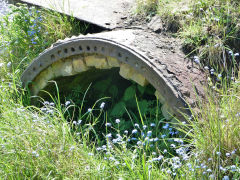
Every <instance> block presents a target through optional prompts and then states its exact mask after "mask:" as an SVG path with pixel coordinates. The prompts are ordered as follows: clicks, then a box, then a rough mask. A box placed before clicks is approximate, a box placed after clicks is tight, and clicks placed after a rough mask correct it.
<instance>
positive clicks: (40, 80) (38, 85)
mask: <svg viewBox="0 0 240 180" xmlns="http://www.w3.org/2000/svg"><path fill="white" fill-rule="evenodd" d="M47 83H48V80H46V79H44V77H42V75H41V74H40V75H39V76H38V77H37V78H36V79H35V80H34V81H33V85H32V91H33V95H37V94H38V92H39V91H40V90H42V89H44V88H45V87H46V86H47Z"/></svg>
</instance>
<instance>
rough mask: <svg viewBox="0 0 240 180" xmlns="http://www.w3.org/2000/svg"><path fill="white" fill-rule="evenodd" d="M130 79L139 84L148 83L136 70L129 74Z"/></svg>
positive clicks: (144, 84)
mask: <svg viewBox="0 0 240 180" xmlns="http://www.w3.org/2000/svg"><path fill="white" fill-rule="evenodd" d="M131 79H132V80H133V81H135V82H136V83H138V84H139V85H141V86H146V85H147V84H148V81H147V80H146V78H145V77H144V76H143V75H142V74H140V73H138V72H137V71H134V73H133V74H132V76H131Z"/></svg>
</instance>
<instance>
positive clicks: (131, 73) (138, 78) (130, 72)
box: [119, 63, 148, 86]
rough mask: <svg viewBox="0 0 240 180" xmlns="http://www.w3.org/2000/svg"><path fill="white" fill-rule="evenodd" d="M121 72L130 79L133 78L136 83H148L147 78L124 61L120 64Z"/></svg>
mask: <svg viewBox="0 0 240 180" xmlns="http://www.w3.org/2000/svg"><path fill="white" fill-rule="evenodd" d="M119 74H120V75H121V76H122V77H123V78H125V79H128V80H133V81H135V82H136V83H138V84H139V85H141V86H146V85H147V84H148V81H147V80H146V78H145V77H144V76H143V75H141V74H140V73H138V72H137V71H136V70H134V69H133V68H132V67H131V66H130V65H128V64H125V63H122V64H121V65H120V72H119Z"/></svg>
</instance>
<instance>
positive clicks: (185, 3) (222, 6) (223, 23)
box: [137, 0, 240, 77]
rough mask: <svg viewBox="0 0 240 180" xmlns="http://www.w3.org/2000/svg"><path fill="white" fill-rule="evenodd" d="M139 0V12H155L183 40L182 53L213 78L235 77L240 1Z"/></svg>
mask: <svg viewBox="0 0 240 180" xmlns="http://www.w3.org/2000/svg"><path fill="white" fill-rule="evenodd" d="M153 2H155V1H147V0H143V1H138V8H137V9H141V10H142V11H138V13H140V14H141V13H145V14H148V13H150V14H151V13H152V10H149V9H148V8H146V7H148V6H150V7H152V5H153V6H154V7H153V8H151V9H154V14H158V15H159V16H160V17H161V19H162V22H163V27H164V30H166V31H168V32H173V33H174V34H173V35H174V36H177V37H180V38H181V39H182V40H183V50H184V51H185V52H186V54H187V55H188V56H190V57H193V56H196V55H197V56H198V58H194V59H193V60H195V62H196V63H197V64H201V65H202V67H204V66H206V69H207V70H210V69H213V70H214V72H213V73H212V72H210V71H209V73H211V75H212V76H215V77H216V76H217V75H218V74H222V75H225V76H229V77H232V76H235V73H236V72H237V70H238V69H239V61H240V56H239V52H240V48H239V47H240V46H239V44H240V39H239V33H240V26H239V21H238V19H239V15H240V13H239V12H240V11H239V8H240V6H239V1H237V0H201V1H199V0H172V1H169V0H158V1H156V3H153Z"/></svg>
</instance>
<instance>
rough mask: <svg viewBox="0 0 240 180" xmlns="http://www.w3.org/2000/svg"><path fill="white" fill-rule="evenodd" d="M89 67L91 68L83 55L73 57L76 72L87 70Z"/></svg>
mask: <svg viewBox="0 0 240 180" xmlns="http://www.w3.org/2000/svg"><path fill="white" fill-rule="evenodd" d="M88 69H89V68H88V67H87V65H86V64H85V62H84V58H83V57H74V58H73V70H74V71H75V72H76V73H80V72H84V71H87V70H88Z"/></svg>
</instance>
